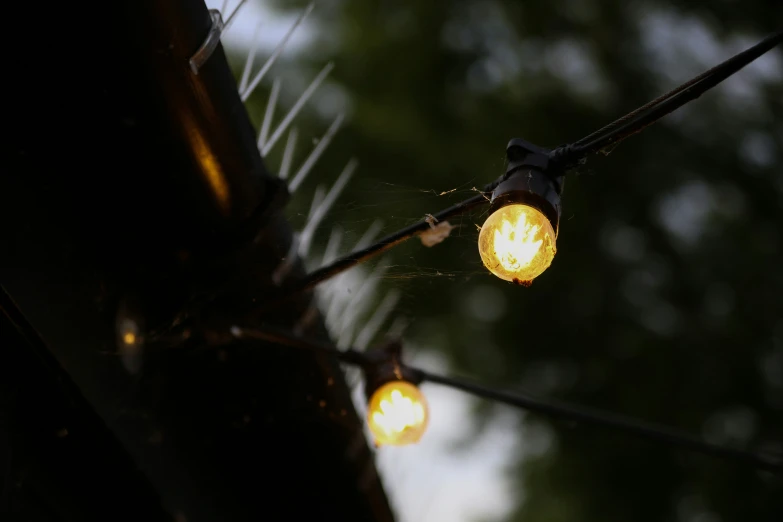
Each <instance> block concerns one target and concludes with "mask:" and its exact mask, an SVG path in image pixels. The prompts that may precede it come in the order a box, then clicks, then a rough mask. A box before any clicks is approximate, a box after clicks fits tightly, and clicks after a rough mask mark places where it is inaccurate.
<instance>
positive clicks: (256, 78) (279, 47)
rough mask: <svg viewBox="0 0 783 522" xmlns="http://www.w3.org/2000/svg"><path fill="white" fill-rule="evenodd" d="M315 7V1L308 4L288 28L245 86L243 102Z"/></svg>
mask: <svg viewBox="0 0 783 522" xmlns="http://www.w3.org/2000/svg"><path fill="white" fill-rule="evenodd" d="M243 1H244V0H243ZM313 7H315V2H310V5H308V6H307V8H306V9H305V10H304V11H303V12H302V14H300V15H299V18H297V19H296V21H295V22H294V25H292V26H291V28H290V29H289V30H288V32H287V33H286V34H285V36H283V39H282V40H280V43H278V44H277V47H275V50H274V51H272V54H271V55H270V56H269V58H268V59H267V61H266V62H265V63H264V65H262V66H261V69H259V71H258V72H257V73H256V75H255V76H254V77H253V81H252V82H250V85H248V86H247V87H246V88H245V90H243V91H240V95H239V96H240V98H241V99H242V101H243V102H245V101H247V99H248V98H249V97H250V95H251V94H253V90H255V88H256V87H258V84H259V83H261V80H262V79H263V78H264V75H266V73H267V72H269V69H270V68H271V67H272V65H274V63H275V61H276V60H277V57H278V56H280V53H281V52H283V49H284V48H285V46H286V44H287V43H288V40H289V39H290V38H291V35H293V34H294V31H295V30H296V28H297V27H299V24H301V23H302V21H304V19H305V18H307V15H309V14H310V12H311V11H312V10H313Z"/></svg>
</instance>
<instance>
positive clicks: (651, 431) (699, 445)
mask: <svg viewBox="0 0 783 522" xmlns="http://www.w3.org/2000/svg"><path fill="white" fill-rule="evenodd" d="M231 333H232V335H233V336H234V337H236V338H239V339H242V338H247V339H254V340H259V341H266V342H271V343H275V344H280V345H284V346H290V347H293V348H298V349H303V350H308V351H312V352H315V353H320V354H326V355H332V356H334V357H337V358H338V359H339V360H340V361H342V362H344V363H347V364H351V365H355V366H359V367H362V368H367V367H368V366H370V365H372V364H375V359H373V358H372V357H370V356H369V355H368V354H367V353H363V352H360V351H357V350H354V349H347V350H340V349H339V348H337V347H336V346H333V345H330V344H325V343H322V342H319V341H314V340H310V339H305V338H302V337H298V336H296V335H294V334H293V333H291V332H287V331H283V330H278V329H270V328H267V327H265V328H264V329H245V328H239V327H236V326H235V327H233V328H232V329H231ZM401 366H402V367H403V368H405V370H406V371H407V372H408V373H409V374H410V375H411V376H412V377H413V381H415V383H419V382H431V383H435V384H441V385H444V386H448V387H450V388H454V389H457V390H460V391H463V392H466V393H469V394H471V395H474V396H476V397H481V398H483V399H488V400H492V401H496V402H500V403H503V404H506V405H509V406H513V407H515V408H520V409H524V410H527V411H531V412H535V413H538V414H541V415H546V416H549V417H552V418H557V419H561V420H567V421H576V422H582V423H585V424H591V425H594V426H599V427H603V428H609V429H613V430H616V431H621V432H624V433H627V434H630V435H634V436H636V437H640V438H644V439H647V440H649V441H653V442H657V443H662V444H666V445H669V446H677V447H680V448H683V449H686V450H690V451H693V452H698V453H702V454H704V455H709V456H712V457H717V458H721V459H729V460H734V461H738V462H744V463H746V464H750V465H752V466H754V467H756V468H758V469H762V470H765V471H770V472H774V473H781V472H783V458H781V457H779V456H773V455H768V454H761V453H756V452H752V451H747V450H742V449H738V448H730V447H726V446H721V445H718V444H712V443H710V442H706V441H704V440H701V439H698V438H696V437H693V436H691V435H688V434H686V433H682V432H679V431H676V430H673V429H671V428H668V427H665V426H659V425H656V424H651V423H647V422H643V421H638V420H636V419H630V418H627V417H623V416H620V415H616V414H614V413H610V412H604V411H599V410H594V409H589V408H585V407H583V406H576V405H571V404H567V403H564V402H555V401H551V400H542V399H538V398H536V397H532V396H530V395H527V394H522V393H518V392H516V393H512V392H508V391H503V390H497V389H493V388H491V387H488V386H484V385H482V384H479V383H475V382H471V381H468V380H466V379H459V378H454V377H448V376H445V375H438V374H435V373H431V372H428V371H426V370H421V369H419V368H414V367H411V366H408V365H404V364H401Z"/></svg>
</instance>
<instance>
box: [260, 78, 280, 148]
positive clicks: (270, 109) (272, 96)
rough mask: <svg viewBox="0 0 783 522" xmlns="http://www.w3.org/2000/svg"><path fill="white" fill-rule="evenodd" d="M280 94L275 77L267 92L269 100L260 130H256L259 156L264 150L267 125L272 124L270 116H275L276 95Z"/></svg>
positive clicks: (267, 130) (278, 83) (278, 80)
mask: <svg viewBox="0 0 783 522" xmlns="http://www.w3.org/2000/svg"><path fill="white" fill-rule="evenodd" d="M279 94H280V78H275V79H274V80H273V81H272V90H271V91H270V92H269V100H268V101H267V104H266V112H264V120H263V121H262V122H261V130H260V131H259V132H258V150H259V152H261V156H262V157H263V156H264V153H263V152H262V151H263V150H264V143H266V137H267V136H268V135H269V127H270V126H271V125H272V118H274V116H275V107H276V106H277V97H278V95H279Z"/></svg>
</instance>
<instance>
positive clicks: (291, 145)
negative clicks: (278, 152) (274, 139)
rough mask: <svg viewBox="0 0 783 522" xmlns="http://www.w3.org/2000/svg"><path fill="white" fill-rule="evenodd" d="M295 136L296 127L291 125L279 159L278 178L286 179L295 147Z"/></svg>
mask: <svg viewBox="0 0 783 522" xmlns="http://www.w3.org/2000/svg"><path fill="white" fill-rule="evenodd" d="M296 137H297V131H296V127H291V130H290V131H289V133H288V139H287V140H286V142H285V150H284V151H283V159H282V160H281V161H280V173H279V176H280V179H286V178H287V177H288V173H289V172H290V171H291V163H292V162H293V160H294V149H295V148H296Z"/></svg>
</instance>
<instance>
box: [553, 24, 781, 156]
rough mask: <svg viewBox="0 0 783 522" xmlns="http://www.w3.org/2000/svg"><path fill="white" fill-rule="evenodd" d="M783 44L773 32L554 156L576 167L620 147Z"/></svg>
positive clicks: (779, 34) (557, 151)
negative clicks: (594, 156)
mask: <svg viewBox="0 0 783 522" xmlns="http://www.w3.org/2000/svg"><path fill="white" fill-rule="evenodd" d="M781 42H783V31H778V32H776V33H773V34H771V35H769V36H767V37H766V38H765V39H763V40H762V41H760V42H759V43H757V44H756V45H754V46H753V47H750V48H749V49H746V50H745V51H742V52H741V53H739V54H736V55H734V56H732V57H731V58H729V59H728V60H726V61H725V62H723V63H720V64H718V65H716V66H715V67H713V68H711V69H709V70H708V71H705V72H704V73H702V74H700V75H698V76H696V77H695V78H693V79H691V80H689V81H688V82H685V83H684V84H682V85H680V86H679V87H677V88H675V89H673V90H671V91H669V92H667V93H666V94H664V95H662V96H659V97H658V98H656V99H654V100H652V101H651V102H649V103H647V104H645V105H643V106H641V107H639V108H638V109H636V110H634V111H632V112H630V113H628V114H626V115H625V116H623V117H622V118H619V119H617V120H615V121H613V122H612V123H610V124H608V125H606V126H604V127H602V128H601V129H598V130H597V131H595V132H593V133H591V134H589V135H588V136H585V137H584V138H582V139H580V140H579V141H577V142H575V143H572V144H570V145H566V146H565V147H563V149H566V150H565V151H562V150H557V149H556V150H555V151H553V155H556V156H558V155H559V156H560V157H561V158H562V159H563V160H564V162H565V163H570V164H573V163H576V162H578V161H579V160H581V159H582V158H584V157H585V156H587V155H589V154H593V153H595V152H598V151H601V150H604V149H606V147H609V146H611V145H616V144H617V143H619V142H621V141H622V140H624V139H625V138H627V137H629V136H631V135H633V134H636V133H638V132H640V131H642V130H644V129H645V128H646V127H648V126H650V125H652V124H653V123H655V122H656V121H658V120H660V119H661V118H663V117H664V116H666V115H667V114H669V113H671V112H673V111H675V110H677V109H678V108H680V107H682V106H683V105H685V104H686V103H688V102H690V101H693V100H695V99H696V98H698V97H699V96H701V95H702V94H704V93H705V92H707V91H708V90H710V89H712V88H713V87H715V86H716V85H718V84H719V83H720V82H722V81H723V80H725V79H726V78H728V77H729V76H731V75H733V74H734V73H736V72H737V71H739V70H740V69H742V68H743V67H745V66H746V65H748V64H750V63H751V62H753V61H754V60H756V59H757V58H759V57H760V56H761V55H763V54H764V53H766V52H768V51H770V50H771V49H772V48H774V47H775V46H777V45H778V44H780V43H781Z"/></svg>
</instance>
